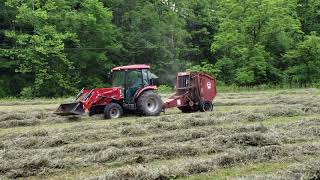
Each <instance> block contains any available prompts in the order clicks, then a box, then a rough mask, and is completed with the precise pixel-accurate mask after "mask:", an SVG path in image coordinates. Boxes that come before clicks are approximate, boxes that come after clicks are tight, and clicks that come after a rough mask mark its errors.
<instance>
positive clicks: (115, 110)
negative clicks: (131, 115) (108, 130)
mask: <svg viewBox="0 0 320 180" xmlns="http://www.w3.org/2000/svg"><path fill="white" fill-rule="evenodd" d="M122 114H123V109H122V107H121V106H120V105H119V104H117V103H110V104H108V105H106V107H105V108H104V113H103V115H104V119H115V118H119V117H121V116H122Z"/></svg>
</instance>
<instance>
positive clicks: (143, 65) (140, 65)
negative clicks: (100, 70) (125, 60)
mask: <svg viewBox="0 0 320 180" xmlns="http://www.w3.org/2000/svg"><path fill="white" fill-rule="evenodd" d="M129 69H150V66H149V65H145V64H135V65H130V66H120V67H115V68H112V71H121V70H129Z"/></svg>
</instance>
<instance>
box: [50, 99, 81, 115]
mask: <svg viewBox="0 0 320 180" xmlns="http://www.w3.org/2000/svg"><path fill="white" fill-rule="evenodd" d="M83 113H84V109H83V105H82V103H81V102H74V103H66V104H61V105H60V106H59V108H58V109H57V110H56V111H55V112H54V114H57V115H60V116H71V115H82V114H83Z"/></svg>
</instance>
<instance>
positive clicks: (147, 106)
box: [137, 91, 163, 116]
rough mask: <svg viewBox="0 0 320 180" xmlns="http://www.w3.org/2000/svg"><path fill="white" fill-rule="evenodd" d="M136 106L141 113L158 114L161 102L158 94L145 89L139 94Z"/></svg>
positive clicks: (147, 114) (160, 109)
mask: <svg viewBox="0 0 320 180" xmlns="http://www.w3.org/2000/svg"><path fill="white" fill-rule="evenodd" d="M137 107H138V110H139V111H140V113H141V114H143V115H146V116H158V115H159V114H160V113H161V111H162V107H163V102H162V100H161V98H160V96H159V95H158V94H156V93H154V92H153V91H145V92H143V93H142V94H141V95H140V97H139V99H138V101H137Z"/></svg>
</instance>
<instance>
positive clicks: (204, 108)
mask: <svg viewBox="0 0 320 180" xmlns="http://www.w3.org/2000/svg"><path fill="white" fill-rule="evenodd" d="M212 110H213V104H212V102H210V101H202V102H200V111H201V112H209V111H212Z"/></svg>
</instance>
